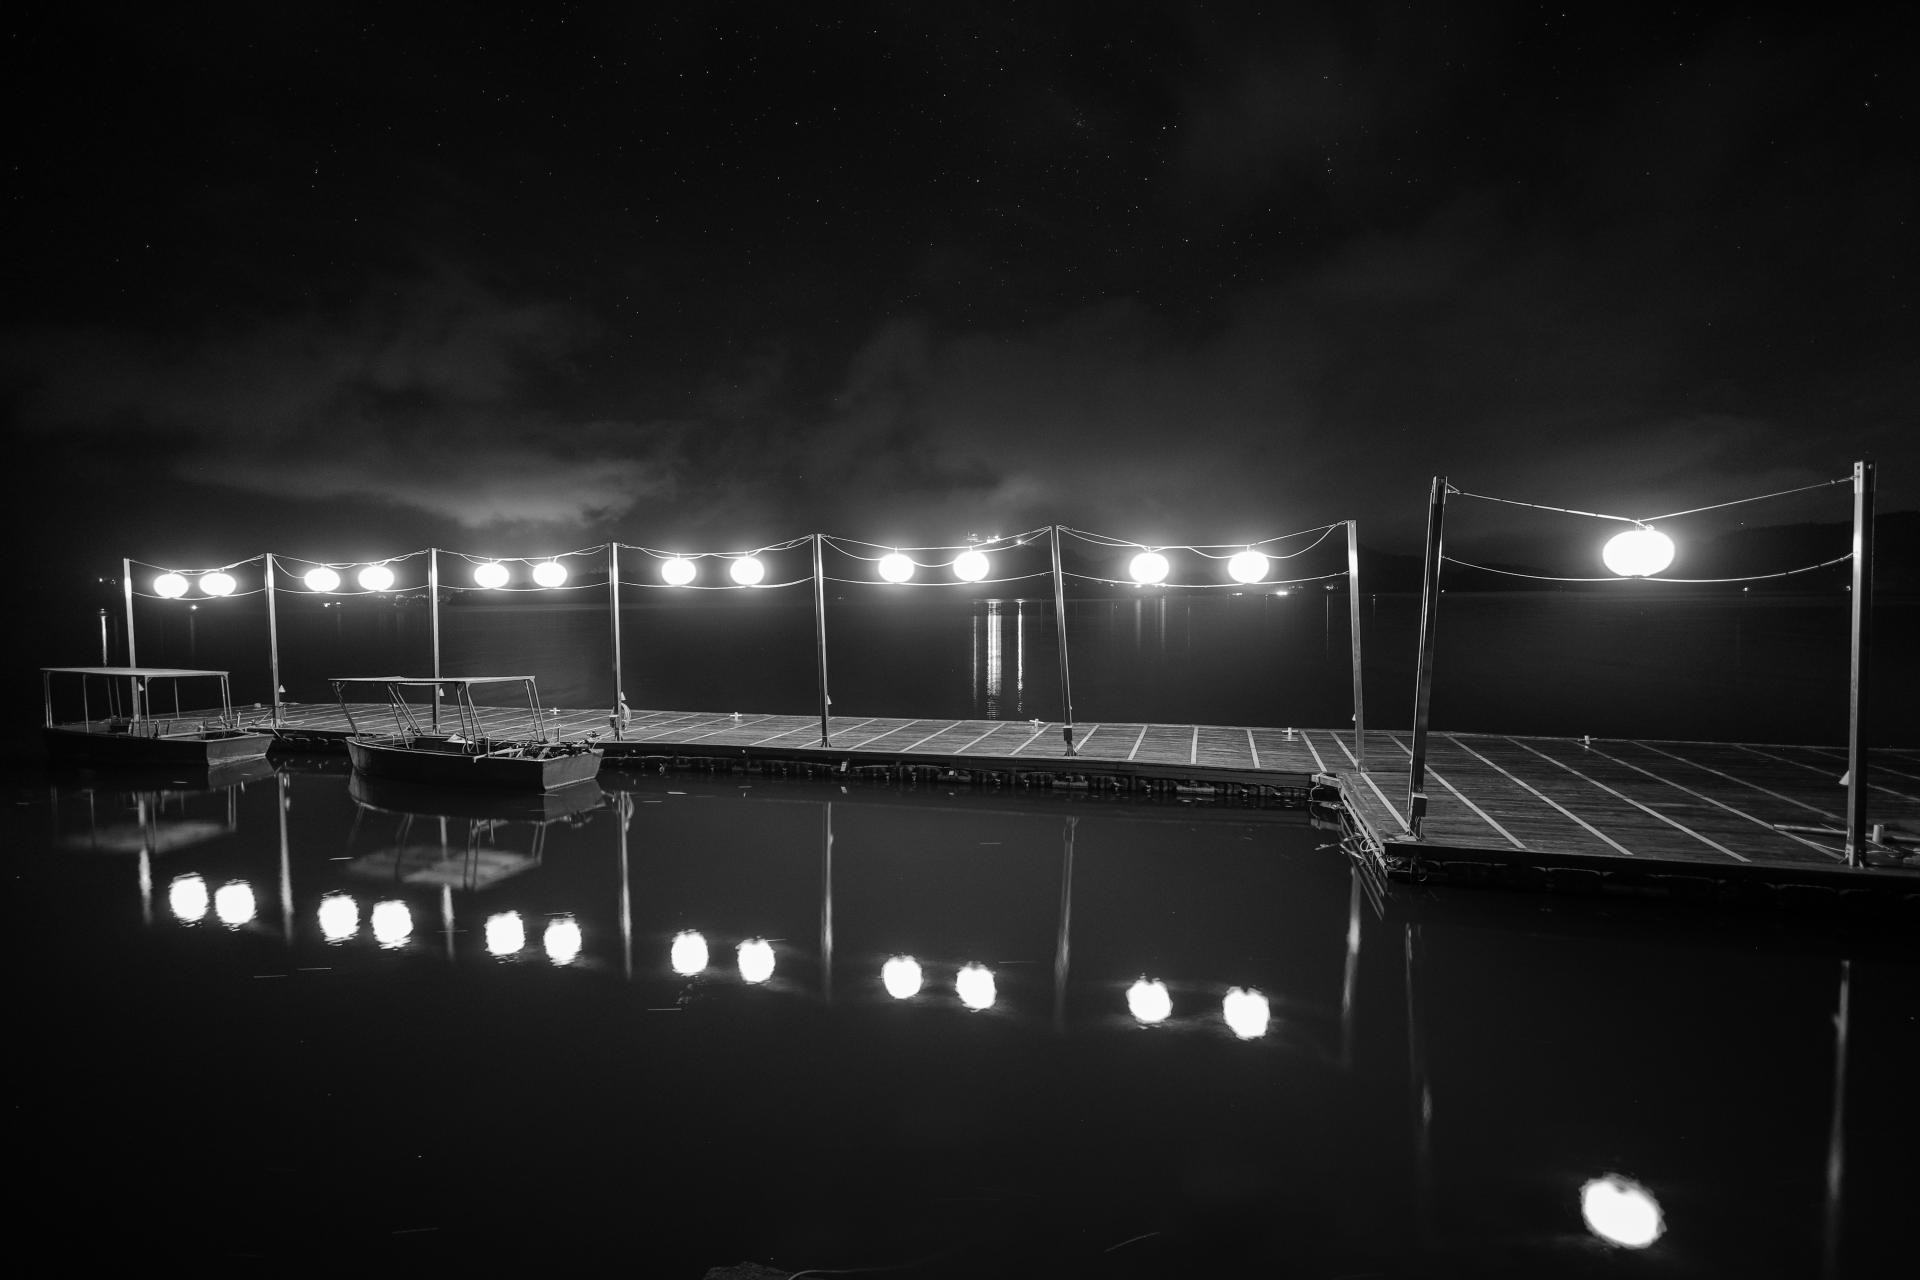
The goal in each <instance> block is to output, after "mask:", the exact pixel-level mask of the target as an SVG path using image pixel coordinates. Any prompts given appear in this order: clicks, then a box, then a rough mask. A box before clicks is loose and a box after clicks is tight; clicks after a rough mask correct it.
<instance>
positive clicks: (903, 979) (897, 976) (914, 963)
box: [880, 956, 921, 1000]
mask: <svg viewBox="0 0 1920 1280" xmlns="http://www.w3.org/2000/svg"><path fill="white" fill-rule="evenodd" d="M920 981H921V979H920V962H919V961H918V960H915V959H914V958H913V957H912V956H894V957H892V958H891V959H889V960H888V961H887V962H886V963H885V964H883V965H881V966H880V982H881V985H883V986H884V987H886V989H887V994H888V995H890V996H892V997H893V998H894V999H895V1000H905V999H907V998H908V997H909V996H916V995H919V994H920Z"/></svg>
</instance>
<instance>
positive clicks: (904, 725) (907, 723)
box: [846, 720, 922, 751]
mask: <svg viewBox="0 0 1920 1280" xmlns="http://www.w3.org/2000/svg"><path fill="white" fill-rule="evenodd" d="M920 723H922V722H921V721H919V720H902V721H901V722H900V723H898V724H896V725H894V726H892V727H891V728H887V729H882V730H881V731H880V732H878V733H876V734H874V735H873V736H872V737H870V738H862V739H860V741H858V742H856V743H854V744H853V745H852V746H850V747H848V748H846V750H848V751H860V750H863V749H864V748H865V747H866V745H867V744H868V743H869V742H878V741H880V739H882V738H884V737H886V736H888V735H889V734H894V733H898V732H900V731H901V730H902V729H911V728H912V727H913V726H914V725H917V724H920Z"/></svg>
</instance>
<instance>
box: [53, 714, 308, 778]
mask: <svg viewBox="0 0 1920 1280" xmlns="http://www.w3.org/2000/svg"><path fill="white" fill-rule="evenodd" d="M46 744H47V754H48V755H49V756H51V757H52V758H53V759H55V760H59V761H66V762H71V763H85V764H114V765H161V766H167V767H174V768H187V767H193V766H198V767H199V768H202V769H211V768H214V767H216V766H218V765H224V764H232V763H234V762H236V761H241V760H256V759H259V758H260V757H262V756H264V755H266V754H267V748H268V747H270V746H272V745H273V738H272V737H271V736H269V735H268V734H264V733H247V732H245V731H243V730H231V729H228V730H207V731H200V730H194V731H190V732H181V733H165V732H156V733H151V734H149V733H128V732H114V731H110V730H107V729H103V728H101V727H99V726H97V725H64V724H53V725H48V726H47V727H46Z"/></svg>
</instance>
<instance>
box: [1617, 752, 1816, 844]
mask: <svg viewBox="0 0 1920 1280" xmlns="http://www.w3.org/2000/svg"><path fill="white" fill-rule="evenodd" d="M1587 749H1588V750H1589V751H1591V752H1593V754H1595V755H1597V756H1599V757H1600V758H1601V759H1602V760H1611V761H1613V762H1614V763H1615V764H1622V765H1625V766H1626V767H1627V768H1629V769H1632V770H1633V771H1634V772H1635V773H1644V774H1646V775H1647V776H1648V777H1649V778H1652V779H1653V780H1654V781H1655V782H1664V783H1666V784H1667V785H1668V786H1670V787H1673V788H1676V789H1677V790H1680V791H1684V792H1686V793H1687V794H1688V795H1690V796H1692V797H1693V798H1694V799H1696V800H1705V801H1706V802H1707V803H1708V804H1710V805H1713V806H1714V807H1715V808H1719V809H1725V810H1726V811H1727V812H1728V813H1731V814H1733V815H1735V816H1736V817H1741V818H1745V819H1746V820H1747V821H1748V822H1751V823H1753V824H1754V825H1755V826H1758V827H1765V828H1766V829H1767V830H1768V831H1770V832H1772V833H1773V834H1774V835H1779V836H1785V837H1787V839H1789V840H1798V841H1799V842H1800V843H1801V844H1803V845H1805V846H1807V848H1809V849H1812V850H1814V851H1815V852H1816V853H1824V854H1826V855H1827V856H1828V857H1829V858H1833V859H1835V860H1836V861H1839V862H1845V861H1846V860H1847V855H1846V854H1845V853H1844V852H1842V851H1838V850H1835V849H1831V848H1829V847H1828V846H1826V845H1823V844H1815V843H1814V842H1813V841H1811V840H1809V839H1807V838H1806V837H1805V836H1800V835H1795V834H1794V833H1793V832H1791V831H1780V830H1777V829H1776V828H1775V827H1774V825H1773V824H1772V823H1771V822H1768V821H1767V820H1766V819H1764V818H1756V817H1754V816H1753V815H1752V814H1750V813H1748V812H1747V811H1746V810H1744V809H1736V808H1734V807H1733V806H1732V805H1730V804H1727V803H1726V802H1725V801H1722V800H1715V799H1714V798H1713V797H1712V796H1710V795H1704V794H1702V793H1701V792H1698V791H1695V790H1694V789H1693V788H1692V787H1684V786H1681V785H1680V784H1679V783H1677V782H1675V781H1674V780H1673V779H1672V778H1668V777H1665V776H1663V775H1661V774H1658V773H1655V772H1654V771H1653V770H1651V769H1642V768H1641V767H1640V766H1639V765H1637V764H1634V763H1633V762H1632V761H1630V760H1622V759H1621V758H1620V757H1619V756H1616V755H1610V754H1608V753H1607V752H1605V751H1602V750H1601V749H1600V748H1598V747H1588V748H1587Z"/></svg>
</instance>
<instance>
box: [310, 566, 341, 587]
mask: <svg viewBox="0 0 1920 1280" xmlns="http://www.w3.org/2000/svg"><path fill="white" fill-rule="evenodd" d="M301 581H302V582H304V583H306V584H307V590H309V591H337V590H339V587H340V575H339V574H337V573H335V572H334V571H333V570H331V569H329V568H327V566H325V565H321V566H320V567H319V568H318V569H309V570H307V576H306V577H304V578H302V579H301Z"/></svg>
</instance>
